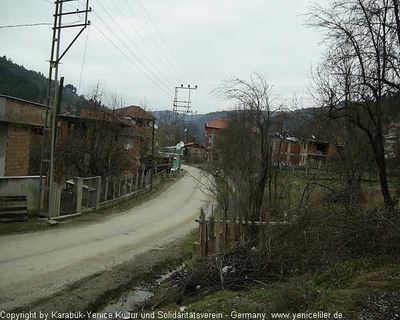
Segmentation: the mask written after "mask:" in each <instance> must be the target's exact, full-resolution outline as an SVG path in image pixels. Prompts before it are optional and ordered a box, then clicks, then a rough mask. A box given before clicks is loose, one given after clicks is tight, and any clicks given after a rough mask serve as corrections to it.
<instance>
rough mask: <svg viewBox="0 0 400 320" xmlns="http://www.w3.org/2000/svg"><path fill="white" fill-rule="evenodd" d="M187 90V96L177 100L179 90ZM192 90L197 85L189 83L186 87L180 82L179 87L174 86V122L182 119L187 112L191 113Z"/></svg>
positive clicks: (195, 88)
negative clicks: (192, 85)
mask: <svg viewBox="0 0 400 320" xmlns="http://www.w3.org/2000/svg"><path fill="white" fill-rule="evenodd" d="M180 90H181V91H183V90H187V98H185V99H184V100H179V99H180V96H179V91H180ZM192 90H197V85H195V86H194V87H191V86H190V84H189V85H188V86H187V87H184V86H183V84H181V86H180V87H175V97H174V108H173V117H174V123H175V124H177V123H178V122H179V121H180V120H182V119H183V118H184V117H185V116H186V115H187V114H189V113H191V110H192V101H191V100H190V94H191V91H192Z"/></svg>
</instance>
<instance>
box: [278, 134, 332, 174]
mask: <svg viewBox="0 0 400 320" xmlns="http://www.w3.org/2000/svg"><path fill="white" fill-rule="evenodd" d="M272 139H273V141H272V153H273V161H274V162H279V163H287V164H291V165H299V166H301V167H305V168H309V169H320V168H321V167H323V166H325V165H328V164H331V163H333V162H335V161H336V160H337V157H338V153H337V148H336V146H335V145H334V144H333V143H330V142H328V141H320V140H317V139H298V138H296V137H293V136H286V137H284V136H282V135H279V134H277V135H273V136H272Z"/></svg>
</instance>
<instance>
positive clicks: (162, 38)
mask: <svg viewBox="0 0 400 320" xmlns="http://www.w3.org/2000/svg"><path fill="white" fill-rule="evenodd" d="M137 1H138V2H139V4H140V6H141V7H142V8H143V10H144V12H145V13H146V15H147V17H148V18H149V20H150V22H151V23H152V25H153V27H154V29H156V31H157V33H158V35H159V36H160V38H161V40H162V41H163V42H164V44H165V46H166V47H167V48H168V50H169V52H170V53H171V54H172V56H173V57H174V59H175V60H176V62H177V63H178V65H179V66H180V67H181V69H182V71H183V72H184V74H185V75H186V76H187V77H188V78H189V79H190V76H189V75H188V73H187V72H186V70H185V68H184V67H183V66H182V64H181V63H180V62H179V60H178V58H177V57H176V55H175V53H174V52H173V51H172V49H171V47H170V46H169V45H168V43H167V41H165V39H164V37H163V35H162V34H161V32H160V31H159V30H158V28H157V26H156V25H155V23H154V22H153V19H152V18H151V17H150V15H149V13H148V12H147V10H146V8H145V7H144V5H143V3H142V1H141V0H137Z"/></svg>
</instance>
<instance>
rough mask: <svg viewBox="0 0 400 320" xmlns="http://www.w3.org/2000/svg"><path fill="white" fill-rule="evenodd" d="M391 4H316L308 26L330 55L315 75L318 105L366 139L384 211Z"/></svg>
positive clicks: (394, 75) (395, 65)
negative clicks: (323, 38) (316, 32)
mask: <svg viewBox="0 0 400 320" xmlns="http://www.w3.org/2000/svg"><path fill="white" fill-rule="evenodd" d="M390 3H391V2H390V1H389V0H380V1H371V0H350V1H348V0H346V1H345V0H340V1H335V2H332V3H331V5H330V6H329V7H328V8H324V7H322V6H320V5H315V6H314V7H313V8H312V9H311V12H310V13H309V22H308V23H309V24H310V25H311V26H314V27H316V28H318V29H320V30H323V31H324V32H325V35H326V43H327V44H328V50H327V53H326V56H325V58H324V60H323V62H322V63H321V65H320V66H319V68H318V69H317V71H316V73H315V74H314V76H315V77H314V79H315V84H316V86H315V89H316V91H315V92H316V93H317V95H316V96H317V97H318V99H319V103H320V104H321V106H324V107H326V108H328V109H329V111H330V116H331V118H332V119H338V118H341V117H345V118H347V120H348V121H349V123H351V124H352V125H354V126H356V127H358V128H359V129H361V130H362V131H363V132H364V134H365V135H366V136H367V138H368V141H369V143H370V145H371V148H372V150H373V154H374V160H375V163H376V166H377V168H378V172H379V178H380V184H381V191H382V196H383V200H384V204H385V206H386V207H388V208H390V207H391V206H392V200H391V197H390V192H389V186H388V181H387V174H386V161H385V149H384V132H385V125H386V122H385V116H386V115H387V113H386V112H385V111H386V109H385V106H386V105H387V104H388V100H389V99H390V97H391V96H393V92H397V90H398V89H399V88H400V86H399V79H400V78H399V61H398V57H399V43H398V33H397V30H398V29H397V27H396V26H397V24H396V23H397V17H398V15H397V13H396V10H395V8H397V6H395V7H392V6H390Z"/></svg>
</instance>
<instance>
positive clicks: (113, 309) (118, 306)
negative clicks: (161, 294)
mask: <svg viewBox="0 0 400 320" xmlns="http://www.w3.org/2000/svg"><path fill="white" fill-rule="evenodd" d="M183 269H184V266H180V267H179V268H177V269H175V270H173V271H171V272H168V273H165V274H163V275H162V276H160V277H159V278H157V279H156V280H155V281H153V282H149V283H145V284H141V285H140V286H137V287H134V288H133V289H131V290H129V291H126V292H124V293H123V294H122V295H121V296H120V298H118V299H114V300H113V301H110V302H109V303H107V305H106V306H104V307H103V308H101V310H98V311H97V312H100V313H111V314H112V315H113V317H112V318H120V315H121V314H122V315H125V314H126V315H129V313H131V312H133V311H140V308H141V306H142V305H143V303H144V302H145V301H146V300H148V299H150V298H151V297H153V295H154V291H155V290H156V289H157V287H158V286H159V285H161V284H162V283H163V282H165V281H168V280H169V279H171V278H172V277H173V276H174V275H176V274H177V273H179V272H181V271H182V270H183ZM117 314H118V315H119V316H115V315H117ZM124 318H125V317H124ZM126 318H132V317H126Z"/></svg>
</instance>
